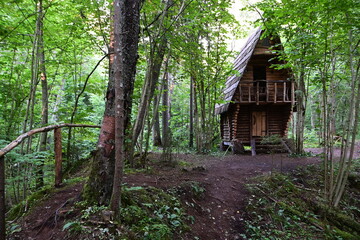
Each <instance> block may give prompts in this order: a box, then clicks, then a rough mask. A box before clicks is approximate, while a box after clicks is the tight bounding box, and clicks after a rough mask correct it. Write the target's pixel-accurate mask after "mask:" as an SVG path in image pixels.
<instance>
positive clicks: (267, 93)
mask: <svg viewBox="0 0 360 240" xmlns="http://www.w3.org/2000/svg"><path fill="white" fill-rule="evenodd" d="M266 102H269V83H266Z"/></svg>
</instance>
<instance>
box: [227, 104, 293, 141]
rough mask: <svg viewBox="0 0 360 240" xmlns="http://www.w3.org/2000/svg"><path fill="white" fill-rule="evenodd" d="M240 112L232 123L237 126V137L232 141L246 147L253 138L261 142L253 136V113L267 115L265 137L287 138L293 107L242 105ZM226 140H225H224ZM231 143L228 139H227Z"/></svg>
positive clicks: (235, 129) (235, 130)
mask: <svg viewBox="0 0 360 240" xmlns="http://www.w3.org/2000/svg"><path fill="white" fill-rule="evenodd" d="M238 106H240V110H239V112H238V113H237V115H234V116H233V119H232V121H233V122H236V126H235V127H234V129H233V132H234V133H235V135H233V136H232V137H231V140H235V139H237V140H239V141H240V142H241V143H243V144H244V145H250V140H251V138H256V139H258V140H260V138H259V137H255V136H253V135H252V126H253V123H252V121H253V119H252V113H253V112H264V113H265V119H266V120H265V125H266V127H265V130H266V133H264V135H279V136H281V137H284V136H286V132H287V128H288V122H289V120H290V116H291V105H289V104H286V105H261V106H257V105H254V104H252V105H240V104H238ZM223 139H224V138H223ZM226 140H227V141H229V139H228V138H226Z"/></svg>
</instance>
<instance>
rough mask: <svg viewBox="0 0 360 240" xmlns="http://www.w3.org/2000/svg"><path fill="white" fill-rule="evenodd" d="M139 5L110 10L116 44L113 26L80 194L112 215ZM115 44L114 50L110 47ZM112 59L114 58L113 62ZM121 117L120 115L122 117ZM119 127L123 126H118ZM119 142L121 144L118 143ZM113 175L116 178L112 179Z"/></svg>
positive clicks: (117, 4)
mask: <svg viewBox="0 0 360 240" xmlns="http://www.w3.org/2000/svg"><path fill="white" fill-rule="evenodd" d="M140 3H141V1H140V0H124V1H120V0H115V1H114V8H115V9H116V11H117V12H114V14H116V18H118V19H119V20H118V22H116V23H115V22H113V24H116V28H117V30H116V31H117V32H116V41H115V32H114V31H115V29H116V28H115V25H114V31H113V32H112V34H111V39H110V47H109V51H110V61H109V64H110V68H109V69H110V72H109V84H108V90H107V94H106V105H105V112H104V117H103V123H102V127H101V131H100V135H99V140H98V145H97V149H96V151H95V153H94V155H93V160H92V167H91V172H90V176H89V180H88V182H87V184H86V186H85V188H84V191H83V196H84V198H85V199H87V200H88V201H89V202H93V203H98V204H110V202H111V208H112V209H113V210H115V211H117V210H118V209H119V207H118V206H119V204H120V193H121V192H120V185H121V175H122V163H121V161H122V160H123V158H124V150H125V149H127V148H128V146H126V145H125V142H124V141H122V140H121V138H122V137H128V135H127V133H128V132H127V129H128V126H129V123H130V117H131V104H132V99H131V97H132V93H133V89H134V77H135V68H136V61H137V49H138V39H139V17H140V13H139V11H140ZM118 24H119V25H118ZM115 42H116V44H117V46H115V45H114V43H115ZM115 56H117V59H115ZM115 61H116V64H115ZM115 65H116V66H115ZM115 67H116V68H115ZM115 74H116V77H117V78H118V81H119V80H120V83H119V82H118V84H120V85H122V86H117V87H122V89H123V90H122V92H123V96H117V99H116V101H117V102H118V103H120V106H119V107H120V108H119V109H123V111H122V112H121V111H119V113H118V122H117V123H116V121H115V95H116V93H115ZM120 92H121V89H120ZM121 114H123V116H122V117H121ZM116 124H117V125H118V126H117V130H118V131H117V134H119V135H118V137H119V138H117V140H116V141H117V143H118V144H120V145H121V146H117V147H116V148H119V147H120V149H119V150H120V152H118V154H119V153H120V156H119V155H118V159H117V161H116V167H115V159H114V155H115V151H114V149H115V125H116ZM120 124H122V125H123V126H120ZM119 131H120V132H119ZM122 135H124V136H122ZM119 141H120V142H121V141H122V142H121V143H119ZM115 172H116V173H115ZM114 174H115V175H116V176H115V177H114ZM114 181H115V182H114ZM112 195H113V196H112ZM110 198H111V199H110Z"/></svg>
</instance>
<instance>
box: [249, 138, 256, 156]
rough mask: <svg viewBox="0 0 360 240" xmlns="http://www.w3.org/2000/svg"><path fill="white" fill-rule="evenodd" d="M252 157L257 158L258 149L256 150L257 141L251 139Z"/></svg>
mask: <svg viewBox="0 0 360 240" xmlns="http://www.w3.org/2000/svg"><path fill="white" fill-rule="evenodd" d="M250 142H251V156H256V149H255V145H256V144H255V139H251V140H250Z"/></svg>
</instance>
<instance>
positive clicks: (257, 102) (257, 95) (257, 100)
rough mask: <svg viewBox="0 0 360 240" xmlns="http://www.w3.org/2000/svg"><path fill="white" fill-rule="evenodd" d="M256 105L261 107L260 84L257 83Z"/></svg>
mask: <svg viewBox="0 0 360 240" xmlns="http://www.w3.org/2000/svg"><path fill="white" fill-rule="evenodd" d="M256 105H259V82H257V83H256Z"/></svg>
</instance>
